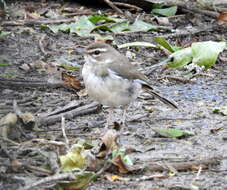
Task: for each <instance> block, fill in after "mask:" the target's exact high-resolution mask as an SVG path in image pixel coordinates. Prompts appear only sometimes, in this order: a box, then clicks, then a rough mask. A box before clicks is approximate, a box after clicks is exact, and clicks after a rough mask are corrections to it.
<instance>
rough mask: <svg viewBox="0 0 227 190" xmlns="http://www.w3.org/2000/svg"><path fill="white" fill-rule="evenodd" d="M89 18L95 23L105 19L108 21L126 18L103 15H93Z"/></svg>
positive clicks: (120, 20) (118, 20)
mask: <svg viewBox="0 0 227 190" xmlns="http://www.w3.org/2000/svg"><path fill="white" fill-rule="evenodd" d="M89 20H90V21H91V22H92V23H93V24H97V23H98V22H99V21H101V20H104V21H106V22H122V21H123V20H124V19H119V18H111V17H107V16H103V15H93V16H90V17H89Z"/></svg>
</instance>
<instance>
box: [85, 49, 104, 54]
mask: <svg viewBox="0 0 227 190" xmlns="http://www.w3.org/2000/svg"><path fill="white" fill-rule="evenodd" d="M95 51H101V52H106V51H107V49H106V48H95V49H91V50H87V52H88V53H93V52H95Z"/></svg>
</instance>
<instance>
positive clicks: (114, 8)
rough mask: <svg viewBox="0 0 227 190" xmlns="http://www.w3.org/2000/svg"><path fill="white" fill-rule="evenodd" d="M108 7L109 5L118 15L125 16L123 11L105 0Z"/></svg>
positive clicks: (108, 0)
mask: <svg viewBox="0 0 227 190" xmlns="http://www.w3.org/2000/svg"><path fill="white" fill-rule="evenodd" d="M103 1H104V2H105V3H106V4H107V5H109V6H110V7H111V8H112V9H113V10H115V11H116V12H117V13H119V14H121V15H123V14H124V13H123V11H122V10H121V9H119V8H117V6H115V5H114V4H113V3H112V2H111V1H110V0H103Z"/></svg>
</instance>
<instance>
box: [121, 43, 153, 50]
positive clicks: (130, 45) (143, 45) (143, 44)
mask: <svg viewBox="0 0 227 190" xmlns="http://www.w3.org/2000/svg"><path fill="white" fill-rule="evenodd" d="M138 46H141V47H150V48H157V46H156V45H154V44H152V43H149V42H131V43H125V44H121V45H118V48H119V49H121V48H127V47H138Z"/></svg>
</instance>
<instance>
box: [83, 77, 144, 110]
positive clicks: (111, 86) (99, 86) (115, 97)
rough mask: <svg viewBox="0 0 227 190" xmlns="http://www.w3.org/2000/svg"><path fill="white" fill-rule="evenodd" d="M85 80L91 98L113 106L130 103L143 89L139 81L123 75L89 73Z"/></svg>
mask: <svg viewBox="0 0 227 190" xmlns="http://www.w3.org/2000/svg"><path fill="white" fill-rule="evenodd" d="M84 82H85V86H86V89H87V92H88V95H89V96H90V97H91V98H93V99H94V100H96V101H98V102H100V103H101V104H103V105H107V106H111V107H116V106H120V105H127V104H129V103H130V102H132V101H133V100H135V99H136V98H137V97H138V96H139V93H140V91H141V85H140V84H139V83H137V82H135V81H131V80H128V79H123V78H121V77H117V78H111V77H110V76H106V77H100V76H97V75H94V74H89V75H87V76H86V77H85V78H84Z"/></svg>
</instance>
